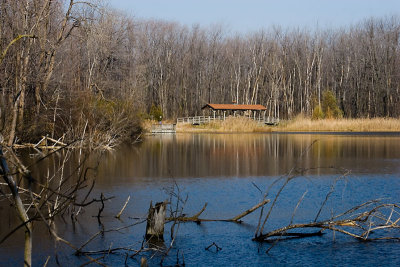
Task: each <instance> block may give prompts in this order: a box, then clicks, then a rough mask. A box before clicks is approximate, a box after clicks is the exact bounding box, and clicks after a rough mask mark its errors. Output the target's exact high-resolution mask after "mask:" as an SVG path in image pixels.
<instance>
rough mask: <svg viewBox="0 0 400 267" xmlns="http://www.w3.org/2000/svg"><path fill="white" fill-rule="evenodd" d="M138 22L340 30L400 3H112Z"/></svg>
mask: <svg viewBox="0 0 400 267" xmlns="http://www.w3.org/2000/svg"><path fill="white" fill-rule="evenodd" d="M109 2H110V5H111V6H112V7H114V8H116V9H120V10H123V11H124V12H126V13H127V14H131V15H133V16H135V17H137V18H156V19H163V20H172V21H177V22H180V23H181V24H185V25H189V26H190V25H193V24H200V25H201V26H210V25H214V24H222V25H224V26H226V28H227V29H229V30H230V31H231V32H232V33H235V32H240V33H246V32H249V31H250V32H251V31H257V30H259V29H261V28H268V27H270V26H272V25H280V26H282V27H283V28H287V27H298V26H299V27H301V28H302V27H308V28H315V27H319V28H322V29H324V28H339V27H342V26H348V25H350V24H354V23H357V22H360V21H362V20H363V19H365V18H370V17H378V18H379V17H384V16H392V15H400V0H197V1H196V0H109Z"/></svg>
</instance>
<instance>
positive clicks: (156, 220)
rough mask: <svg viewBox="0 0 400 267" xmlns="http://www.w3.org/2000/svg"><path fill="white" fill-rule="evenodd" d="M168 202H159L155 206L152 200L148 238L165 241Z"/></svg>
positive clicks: (148, 221) (147, 229) (148, 218)
mask: <svg viewBox="0 0 400 267" xmlns="http://www.w3.org/2000/svg"><path fill="white" fill-rule="evenodd" d="M166 206H167V202H166V201H164V202H158V203H156V205H155V206H154V207H153V203H152V202H150V208H149V213H148V215H147V225H146V240H147V241H150V240H151V241H156V242H157V241H164V224H165V212H166Z"/></svg>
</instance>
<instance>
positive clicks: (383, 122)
mask: <svg viewBox="0 0 400 267" xmlns="http://www.w3.org/2000/svg"><path fill="white" fill-rule="evenodd" d="M165 123H167V122H165ZM146 125H150V123H149V122H146ZM145 128H146V130H148V131H149V130H150V128H149V127H145ZM149 132H150V131H149ZM176 133H292V134H301V133H314V134H343V133H346V134H354V135H356V134H358V135H360V134H380V135H382V134H386V135H397V134H400V119H397V118H372V119H321V120H312V119H309V118H304V117H296V118H294V119H292V120H287V121H281V122H280V123H279V124H278V125H276V126H269V125H259V124H257V123H256V122H254V121H252V120H250V119H248V118H245V117H235V118H234V117H229V118H227V119H226V120H225V121H215V122H211V123H207V124H202V125H192V124H178V125H177V126H176Z"/></svg>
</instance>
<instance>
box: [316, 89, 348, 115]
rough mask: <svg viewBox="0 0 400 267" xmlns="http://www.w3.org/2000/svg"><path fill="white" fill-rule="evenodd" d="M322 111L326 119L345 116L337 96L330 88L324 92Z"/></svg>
mask: <svg viewBox="0 0 400 267" xmlns="http://www.w3.org/2000/svg"><path fill="white" fill-rule="evenodd" d="M322 113H323V116H324V118H326V119H332V118H335V119H337V118H341V117H342V116H343V112H342V111H341V110H340V108H339V106H338V104H337V101H336V97H335V95H334V94H333V92H332V91H330V90H327V91H325V92H324V93H323V94H322ZM313 115H314V114H313Z"/></svg>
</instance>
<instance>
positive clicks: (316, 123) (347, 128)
mask: <svg viewBox="0 0 400 267" xmlns="http://www.w3.org/2000/svg"><path fill="white" fill-rule="evenodd" d="M275 130H277V131H289V132H296V131H317V132H318V131H320V132H400V119H394V118H372V119H322V120H312V119H309V118H304V117H302V116H298V117H296V118H295V119H293V120H290V121H283V122H281V123H280V125H279V126H278V127H277V128H276V129H275Z"/></svg>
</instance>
